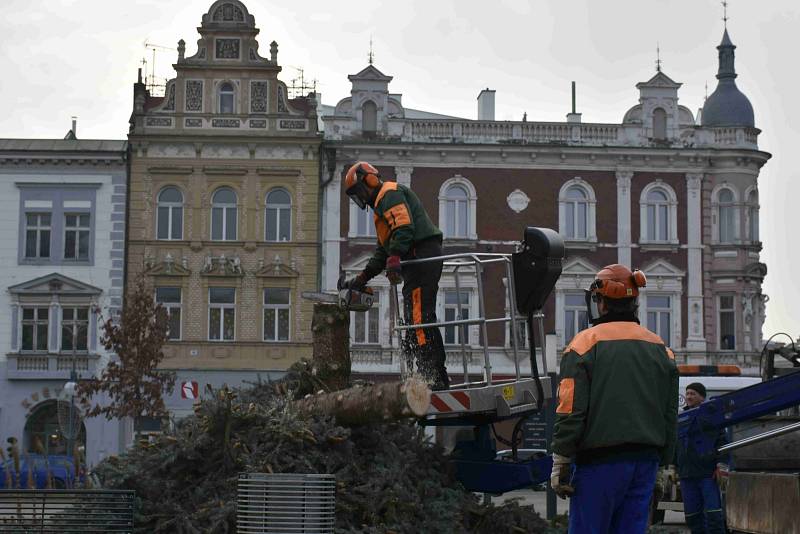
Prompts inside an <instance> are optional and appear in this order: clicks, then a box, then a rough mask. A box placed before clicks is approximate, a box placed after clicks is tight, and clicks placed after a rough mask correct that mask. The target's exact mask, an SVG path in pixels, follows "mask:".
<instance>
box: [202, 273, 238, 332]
mask: <svg viewBox="0 0 800 534" xmlns="http://www.w3.org/2000/svg"><path fill="white" fill-rule="evenodd" d="M214 289H232V290H233V302H232V303H230V302H213V303H212V302H211V291H212V290H214ZM236 293H237V291H236V288H235V287H209V288H208V340H209V341H213V342H215V343H224V342H226V341H236V300H237V295H236ZM212 309H219V310H220V313H219V333H220V339H212V338H211V310H212ZM227 310H233V337H231V338H229V339H226V338H225V315H226V311H227Z"/></svg>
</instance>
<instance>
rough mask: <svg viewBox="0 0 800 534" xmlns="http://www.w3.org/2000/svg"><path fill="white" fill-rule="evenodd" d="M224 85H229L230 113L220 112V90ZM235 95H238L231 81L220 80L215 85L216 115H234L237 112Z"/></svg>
mask: <svg viewBox="0 0 800 534" xmlns="http://www.w3.org/2000/svg"><path fill="white" fill-rule="evenodd" d="M225 84H229V85H230V86H231V92H230V97H231V111H230V112H227V111H222V88H223V86H224V85H225ZM237 93H238V91H237V87H236V83H234V82H233V80H222V81H220V82H219V83H218V84H217V91H216V94H217V109H216V111H217V114H218V115H236V111H237V106H236V96H237ZM226 94H227V92H226Z"/></svg>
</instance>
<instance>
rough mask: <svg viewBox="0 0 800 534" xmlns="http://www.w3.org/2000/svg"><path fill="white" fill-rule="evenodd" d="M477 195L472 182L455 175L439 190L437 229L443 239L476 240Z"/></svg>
mask: <svg viewBox="0 0 800 534" xmlns="http://www.w3.org/2000/svg"><path fill="white" fill-rule="evenodd" d="M477 206H478V195H477V193H476V192H475V186H473V185H472V182H470V181H469V180H467V179H466V178H464V177H463V176H461V175H458V174H457V175H455V176H454V177H452V178H450V179H449V180H447V181H445V182H444V183H443V184H442V187H441V189H439V228H441V229H442V232H443V233H444V237H445V239H477V238H478V236H477V233H476V215H477V213H476V212H477Z"/></svg>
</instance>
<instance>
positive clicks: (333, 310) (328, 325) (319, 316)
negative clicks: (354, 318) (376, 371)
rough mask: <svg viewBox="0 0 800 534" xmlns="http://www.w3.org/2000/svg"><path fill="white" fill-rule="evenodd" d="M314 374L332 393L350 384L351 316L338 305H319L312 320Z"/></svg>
mask: <svg viewBox="0 0 800 534" xmlns="http://www.w3.org/2000/svg"><path fill="white" fill-rule="evenodd" d="M311 332H312V335H313V339H314V356H313V362H312V371H313V373H314V375H315V376H316V378H317V379H319V380H320V381H321V382H322V383H323V384H325V386H326V387H327V388H328V390H329V391H336V390H339V389H344V388H346V387H347V386H348V385H349V384H350V314H349V313H348V312H347V311H345V310H343V309H341V308H340V307H339V306H337V305H336V304H327V303H320V302H317V303H315V304H314V316H313V318H312V319H311Z"/></svg>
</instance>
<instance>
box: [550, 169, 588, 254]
mask: <svg viewBox="0 0 800 534" xmlns="http://www.w3.org/2000/svg"><path fill="white" fill-rule="evenodd" d="M595 204H596V199H595V196H594V189H592V186H591V185H589V184H588V183H587V182H586V181H584V180H583V179H582V178H579V177H576V178H573V179H572V180H570V181H568V182H567V183H565V184H564V185H563V186H561V191H560V192H559V194H558V228H559V232H560V233H561V235H562V236H564V239H567V240H569V241H597V236H596V235H595Z"/></svg>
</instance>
